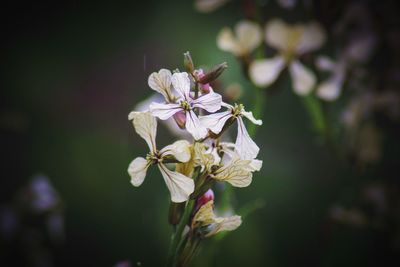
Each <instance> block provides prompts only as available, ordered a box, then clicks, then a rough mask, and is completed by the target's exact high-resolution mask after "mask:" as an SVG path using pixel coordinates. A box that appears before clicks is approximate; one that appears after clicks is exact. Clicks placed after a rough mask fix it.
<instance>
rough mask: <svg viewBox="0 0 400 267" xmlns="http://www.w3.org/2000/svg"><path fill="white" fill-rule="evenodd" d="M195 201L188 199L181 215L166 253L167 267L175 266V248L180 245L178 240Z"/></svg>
mask: <svg viewBox="0 0 400 267" xmlns="http://www.w3.org/2000/svg"><path fill="white" fill-rule="evenodd" d="M194 203H195V200H194V199H190V200H189V201H188V203H187V205H186V207H185V211H184V213H183V215H182V218H181V220H180V222H179V224H178V227H177V228H176V231H175V234H174V235H173V236H172V241H171V247H170V249H169V253H168V261H167V266H168V267H173V266H176V262H175V261H176V258H177V255H176V252H177V248H178V245H179V243H180V240H181V238H182V233H183V230H184V229H185V226H186V225H187V223H188V221H189V218H190V215H191V213H192V210H193V206H194Z"/></svg>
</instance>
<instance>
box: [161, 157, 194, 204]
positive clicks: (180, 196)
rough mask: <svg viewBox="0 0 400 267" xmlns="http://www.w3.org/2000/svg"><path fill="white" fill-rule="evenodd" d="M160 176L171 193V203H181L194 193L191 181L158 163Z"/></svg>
mask: <svg viewBox="0 0 400 267" xmlns="http://www.w3.org/2000/svg"><path fill="white" fill-rule="evenodd" d="M158 168H159V169H160V172H161V175H162V176H163V178H164V181H165V183H166V185H167V187H168V190H169V192H170V193H171V201H172V202H175V203H181V202H184V201H186V200H188V199H189V196H190V194H191V193H193V191H194V181H193V179H191V178H189V177H186V176H185V175H183V174H181V173H178V172H174V171H171V170H169V169H168V168H167V167H166V166H165V165H164V164H162V163H159V164H158Z"/></svg>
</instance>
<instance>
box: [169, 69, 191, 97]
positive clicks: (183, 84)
mask: <svg viewBox="0 0 400 267" xmlns="http://www.w3.org/2000/svg"><path fill="white" fill-rule="evenodd" d="M171 81H172V85H173V86H174V88H175V90H176V92H177V93H178V94H179V95H180V97H181V98H186V99H189V92H190V79H189V76H188V74H187V73H186V72H179V73H174V74H173V75H172V78H171Z"/></svg>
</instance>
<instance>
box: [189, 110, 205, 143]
mask: <svg viewBox="0 0 400 267" xmlns="http://www.w3.org/2000/svg"><path fill="white" fill-rule="evenodd" d="M185 126H186V130H187V131H188V132H189V133H190V134H191V135H192V136H193V138H194V139H195V140H199V139H202V138H204V137H206V135H207V133H208V131H207V129H206V128H205V127H204V126H203V125H202V124H200V121H199V118H197V115H196V114H195V113H194V112H193V110H190V111H188V112H186V124H185Z"/></svg>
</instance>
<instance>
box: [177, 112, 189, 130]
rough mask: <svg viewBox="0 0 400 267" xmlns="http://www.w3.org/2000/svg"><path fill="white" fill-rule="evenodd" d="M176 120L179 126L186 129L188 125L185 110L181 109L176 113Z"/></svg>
mask: <svg viewBox="0 0 400 267" xmlns="http://www.w3.org/2000/svg"><path fill="white" fill-rule="evenodd" d="M174 120H175V122H176V124H178V126H179V128H181V129H185V125H186V114H185V112H184V111H179V112H177V113H175V114H174Z"/></svg>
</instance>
